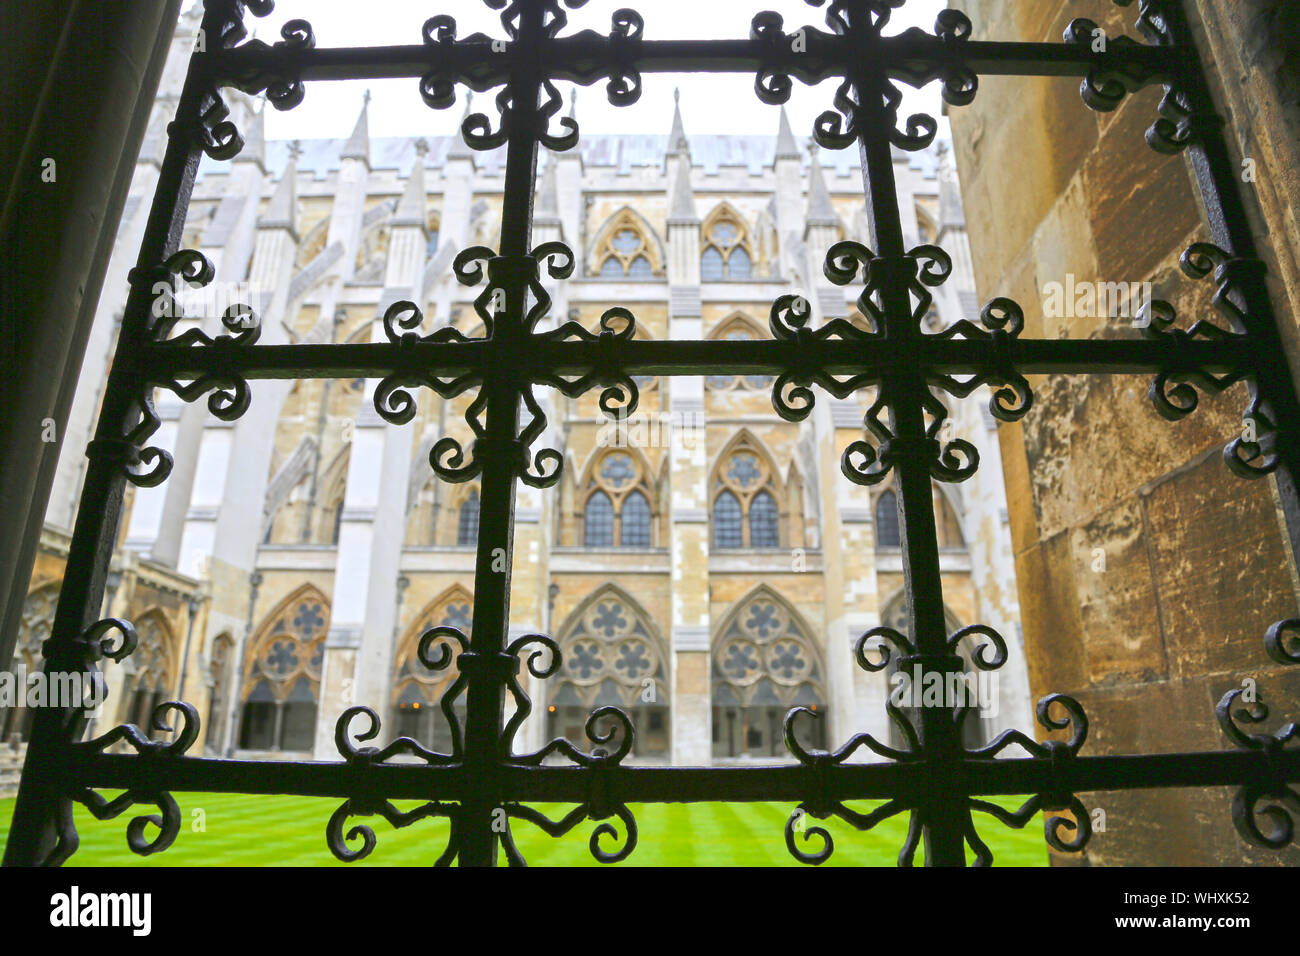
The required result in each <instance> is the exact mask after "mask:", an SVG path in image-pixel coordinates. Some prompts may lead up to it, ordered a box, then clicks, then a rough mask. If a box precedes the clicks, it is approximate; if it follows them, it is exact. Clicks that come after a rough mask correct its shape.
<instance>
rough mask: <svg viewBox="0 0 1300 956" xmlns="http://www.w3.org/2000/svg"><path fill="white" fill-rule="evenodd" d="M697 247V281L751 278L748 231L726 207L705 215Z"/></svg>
mask: <svg viewBox="0 0 1300 956" xmlns="http://www.w3.org/2000/svg"><path fill="white" fill-rule="evenodd" d="M700 244H701V246H703V251H702V252H701V254H700V278H701V279H703V280H704V281H705V282H723V281H726V280H729V279H730V280H745V279H750V278H752V276H753V268H754V252H753V247H752V244H751V241H750V238H749V230H748V229H746V228H745V224H744V222H743V220H742V219H741V218H740V215H739V214H738V213H737V212H736V211H735V210H734V209H732V208H731V207H730V206H727V205H723V206H720V207H718V209H717V210H715V211H714V212H713V214H712V215H710V216H709V218H708V220H707V221H706V222H705V223H704V227H703V235H702V236H701V243H700Z"/></svg>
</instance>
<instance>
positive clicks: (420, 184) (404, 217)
mask: <svg viewBox="0 0 1300 956" xmlns="http://www.w3.org/2000/svg"><path fill="white" fill-rule="evenodd" d="M428 152H429V144H428V143H426V142H425V141H424V140H423V139H417V140H416V141H415V165H413V166H412V167H411V175H410V178H409V179H407V181H406V192H404V193H402V199H401V201H400V202H398V204H397V211H396V212H394V213H393V225H394V226H419V227H420V229H422V230H427V229H428V223H429V219H428V211H427V210H426V209H425V202H426V199H425V188H424V157H425V155H426V154H427V153H428Z"/></svg>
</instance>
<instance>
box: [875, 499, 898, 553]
mask: <svg viewBox="0 0 1300 956" xmlns="http://www.w3.org/2000/svg"><path fill="white" fill-rule="evenodd" d="M902 543H903V542H902V535H901V534H900V532H899V528H898V496H897V495H895V494H894V493H893V492H892V491H885V492H883V493H882V494H881V495H880V497H879V498H877V499H876V547H878V548H897V547H899V546H901V545H902Z"/></svg>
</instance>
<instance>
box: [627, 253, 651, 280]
mask: <svg viewBox="0 0 1300 956" xmlns="http://www.w3.org/2000/svg"><path fill="white" fill-rule="evenodd" d="M653 274H654V272H653V270H652V269H651V268H650V260H649V259H647V258H646V257H645V256H637V257H636V258H635V259H633V260H632V265H631V266H629V267H628V275H630V276H631V277H632V278H633V279H649V278H650V277H651V276H652V275H653Z"/></svg>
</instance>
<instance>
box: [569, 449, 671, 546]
mask: <svg viewBox="0 0 1300 956" xmlns="http://www.w3.org/2000/svg"><path fill="white" fill-rule="evenodd" d="M647 471H648V469H647V467H646V464H645V462H644V461H642V460H641V459H640V457H639V456H637V455H633V454H630V453H629V452H626V451H619V450H614V451H609V452H606V453H605V454H604V455H603V456H601V457H600V458H598V459H597V460H596V461H594V462H593V463H592V465H591V467H590V470H589V473H588V478H587V482H586V486H585V488H584V493H585V495H586V497H585V498H584V500H583V503H582V543H583V545H584V546H586V547H589V548H613V547H623V548H649V547H653V546H654V520H653V519H654V509H653V508H652V507H651V501H652V497H651V487H650V479H649V477H648V474H647Z"/></svg>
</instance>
